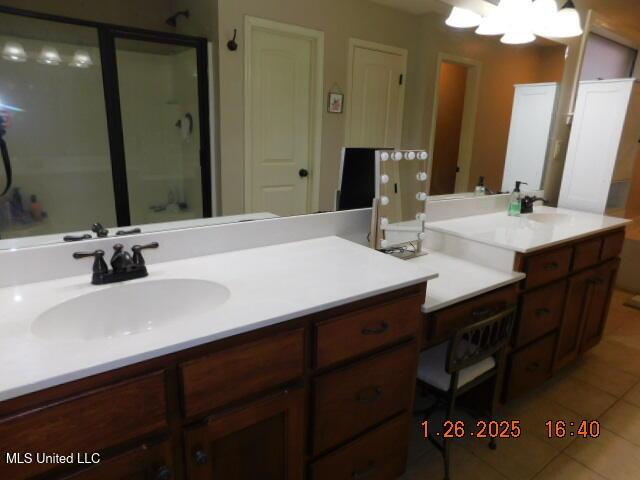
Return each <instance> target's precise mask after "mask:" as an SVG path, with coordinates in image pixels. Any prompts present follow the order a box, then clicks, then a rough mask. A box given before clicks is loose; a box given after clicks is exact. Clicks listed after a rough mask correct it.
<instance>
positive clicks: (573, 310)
mask: <svg viewBox="0 0 640 480" xmlns="http://www.w3.org/2000/svg"><path fill="white" fill-rule="evenodd" d="M594 274H595V271H594V270H593V269H591V270H586V271H585V272H582V273H580V274H578V275H575V276H574V277H571V279H570V280H569V288H568V290H567V297H566V300H565V302H566V303H565V309H564V317H563V319H562V325H561V327H560V336H559V338H558V345H557V348H556V354H555V360H554V363H553V370H554V371H555V370H559V369H561V368H562V367H564V366H565V365H568V364H569V363H571V362H573V361H574V360H575V359H576V358H578V354H579V353H580V338H581V337H582V329H583V326H584V323H585V320H586V316H587V315H588V313H589V312H588V303H589V302H590V298H591V296H592V289H593V278H594Z"/></svg>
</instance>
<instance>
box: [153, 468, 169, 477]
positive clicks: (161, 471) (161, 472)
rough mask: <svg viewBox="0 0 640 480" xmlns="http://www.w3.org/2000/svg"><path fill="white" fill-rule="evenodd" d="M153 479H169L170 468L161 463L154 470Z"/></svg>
mask: <svg viewBox="0 0 640 480" xmlns="http://www.w3.org/2000/svg"><path fill="white" fill-rule="evenodd" d="M154 480H171V469H170V468H169V467H167V466H166V465H162V466H161V467H159V468H158V470H156V476H155V477H154Z"/></svg>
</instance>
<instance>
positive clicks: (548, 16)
mask: <svg viewBox="0 0 640 480" xmlns="http://www.w3.org/2000/svg"><path fill="white" fill-rule="evenodd" d="M531 13H532V19H533V31H534V33H537V34H539V35H545V34H546V32H547V29H548V27H549V23H550V22H551V20H552V19H553V18H554V16H555V15H556V14H557V13H558V4H557V3H556V0H535V2H533V8H532V9H531Z"/></svg>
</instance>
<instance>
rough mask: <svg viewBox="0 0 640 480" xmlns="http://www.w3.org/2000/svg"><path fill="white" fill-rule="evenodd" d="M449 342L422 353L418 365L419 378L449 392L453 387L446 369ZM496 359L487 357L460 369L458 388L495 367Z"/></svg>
mask: <svg viewBox="0 0 640 480" xmlns="http://www.w3.org/2000/svg"><path fill="white" fill-rule="evenodd" d="M448 347H449V342H445V343H442V344H440V345H438V346H437V347H433V348H431V349H429V350H427V351H426V352H423V353H422V354H421V355H420V363H419V365H418V379H419V380H421V381H422V382H424V383H426V384H428V385H431V386H432V387H435V388H437V389H438V390H441V391H443V392H448V391H449V388H450V387H451V375H449V374H448V373H447V371H446V368H445V365H446V363H447V348H448ZM495 366H496V360H495V358H493V357H489V358H485V359H484V360H481V361H480V362H478V363H476V364H475V365H471V366H470V367H467V368H464V369H462V370H460V375H459V376H458V388H460V387H464V386H465V385H466V384H467V383H469V382H472V381H473V380H475V379H476V378H478V377H479V376H481V375H483V374H485V373H487V372H488V371H490V370H491V369H493V368H495Z"/></svg>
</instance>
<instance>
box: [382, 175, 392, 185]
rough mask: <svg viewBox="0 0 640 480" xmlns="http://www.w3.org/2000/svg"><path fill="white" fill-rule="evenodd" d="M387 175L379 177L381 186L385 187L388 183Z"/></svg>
mask: <svg viewBox="0 0 640 480" xmlns="http://www.w3.org/2000/svg"><path fill="white" fill-rule="evenodd" d="M389 180H390V178H389V175H387V174H384V175H381V176H380V183H382V184H383V185H386V184H387V183H389Z"/></svg>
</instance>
